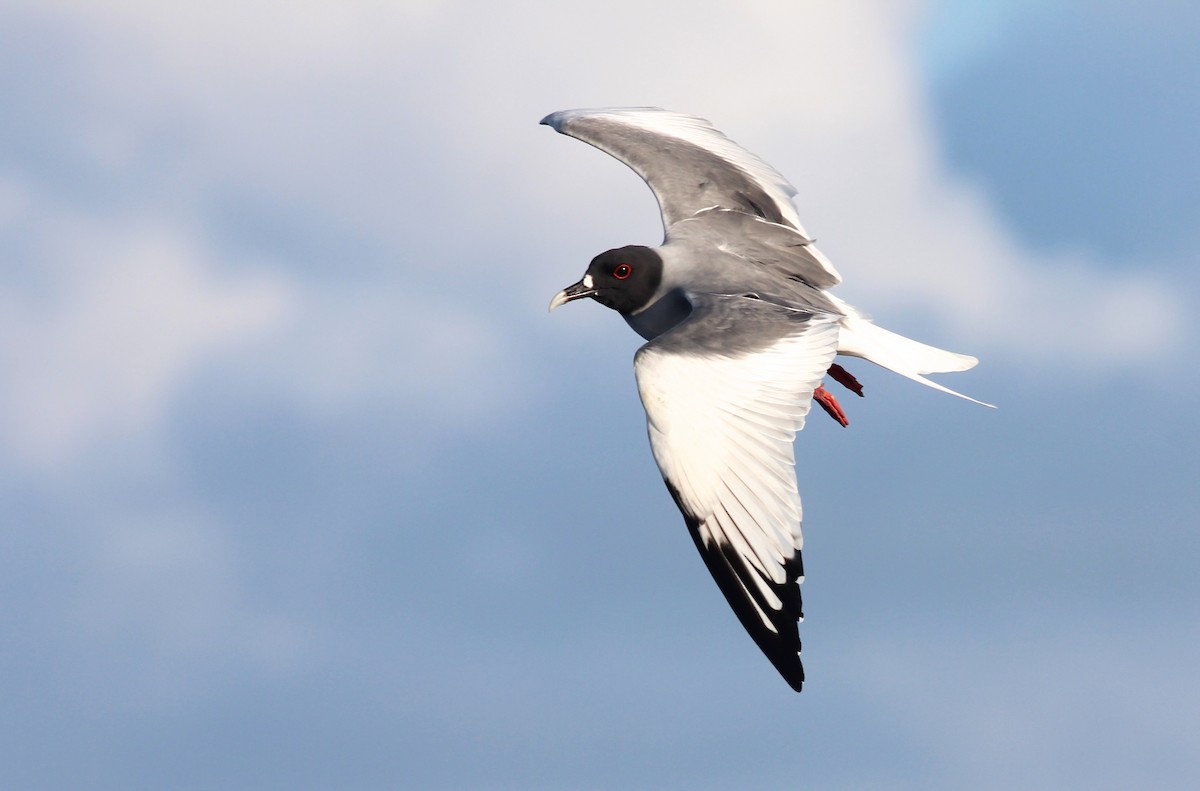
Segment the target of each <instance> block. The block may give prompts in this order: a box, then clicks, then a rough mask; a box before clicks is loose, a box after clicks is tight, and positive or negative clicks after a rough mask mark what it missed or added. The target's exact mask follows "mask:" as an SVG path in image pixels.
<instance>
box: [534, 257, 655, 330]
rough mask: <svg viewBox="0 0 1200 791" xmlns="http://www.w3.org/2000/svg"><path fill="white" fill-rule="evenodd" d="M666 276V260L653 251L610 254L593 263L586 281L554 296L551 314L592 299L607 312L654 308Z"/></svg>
mask: <svg viewBox="0 0 1200 791" xmlns="http://www.w3.org/2000/svg"><path fill="white" fill-rule="evenodd" d="M662 275H663V260H662V257H661V256H660V255H659V254H658V253H657V252H655V251H654V250H652V249H651V248H649V247H643V246H642V245H637V244H632V245H628V246H627V247H618V248H617V249H615V250H607V251H605V252H603V253H601V254H600V255H598V256H596V257H595V258H593V259H592V263H591V264H589V265H588V268H587V272H586V273H584V275H583V279H581V280H580V281H579V282H578V283H576V284H574V285H571V286H567V287H566V288H564V289H563V290H562V291H560V292H558V293H557V294H555V295H554V299H552V300H550V310H554V309H555V308H557V307H558V306H559V305H562V304H564V303H567V302H571V301H572V300H576V299H582V298H584V297H591V298H592V299H594V300H596V301H597V302H599V303H600V304H601V305H603V306H604V307H606V308H612V309H613V310H615V311H617V312H618V313H620V314H622V315H628V314H630V313H634V312H636V311H639V310H641V309H642V308H644V307H646V306H647V305H649V304H650V300H651V298H652V297H653V296H654V294H655V292H656V291H658V286H659V284H660V283H661V282H662Z"/></svg>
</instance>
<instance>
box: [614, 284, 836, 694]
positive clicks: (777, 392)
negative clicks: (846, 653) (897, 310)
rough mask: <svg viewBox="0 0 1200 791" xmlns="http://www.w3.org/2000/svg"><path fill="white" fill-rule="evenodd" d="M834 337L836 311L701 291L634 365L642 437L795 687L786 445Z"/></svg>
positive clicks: (709, 559)
mask: <svg viewBox="0 0 1200 791" xmlns="http://www.w3.org/2000/svg"><path fill="white" fill-rule="evenodd" d="M837 338H838V325H837V318H836V317H834V316H828V315H824V314H819V313H805V312H801V311H796V310H792V309H789V308H785V307H782V306H779V305H773V304H771V303H768V302H763V301H761V300H756V299H751V298H749V297H736V296H706V297H702V298H700V299H699V300H698V301H697V304H696V307H695V310H694V311H693V313H692V315H691V317H690V318H689V319H688V320H686V321H684V322H683V323H682V324H680V325H678V326H677V327H675V328H674V329H672V330H670V331H668V332H666V333H664V334H663V335H661V336H659V337H658V338H657V339H655V340H654V341H651V342H650V343H648V344H646V345H645V346H643V347H642V348H641V349H640V350H639V351H638V354H637V357H636V360H635V363H634V368H635V371H636V373H637V382H638V392H639V393H640V395H641V398H642V404H643V406H645V408H646V422H647V427H648V432H649V435H650V446H651V448H652V449H653V451H654V458H655V461H657V462H658V467H659V470H660V471H661V472H662V476H663V480H664V481H665V482H666V485H667V488H668V490H669V491H670V492H671V495H672V497H674V499H675V503H676V504H677V505H678V506H679V510H680V511H681V512H682V513H683V517H684V521H685V522H686V523H687V526H688V530H689V532H690V533H691V536H692V540H693V541H694V542H695V544H696V548H697V549H698V550H699V551H700V555H701V556H702V557H703V558H704V562H705V565H706V566H707V567H708V570H709V572H710V573H711V574H712V576H713V579H714V580H715V581H716V583H717V585H718V586H719V587H720V589H721V592H722V593H723V594H724V595H725V599H726V601H728V602H729V605H730V607H732V608H733V611H734V612H735V613H736V614H737V617H738V620H740V621H741V623H742V626H743V627H745V629H746V631H747V632H748V633H749V634H750V636H751V637H752V638H753V639H754V642H755V643H757V645H758V647H759V648H760V649H761V650H762V652H763V653H764V654H765V655H766V656H767V658H768V659H770V661H771V663H772V664H773V665H775V667H776V669H777V670H778V671H779V672H780V674H781V675H783V677H784V679H785V680H786V681H787V682H788V683H789V684H790V685H791V686H792V687H793V688H794V689H795V690H797V691H799V690H800V688H801V685H802V684H803V681H804V667H803V665H802V664H801V661H800V636H799V630H798V628H797V623H798V622H799V621H800V619H801V618H802V617H803V611H802V607H801V599H800V588H799V586H798V583H799V582H800V581H801V580H803V577H804V567H803V564H802V561H801V556H800V550H801V547H802V546H803V543H804V541H803V536H802V533H801V526H800V525H801V514H802V510H801V506H800V494H799V492H798V490H797V488H796V473H795V455H794V449H793V447H792V442H793V440H794V439H795V436H796V432H797V431H799V430H800V429H801V428H803V426H804V419H805V416H806V415H807V414H808V411H809V408H810V407H811V406H812V394H813V390H814V389H815V388H816V386H817V385H818V384H819V383H820V381H821V377H823V376H824V375H825V372H826V370H828V368H829V365H830V363H831V362H832V361H833V356H834V354H835V352H836V351H837Z"/></svg>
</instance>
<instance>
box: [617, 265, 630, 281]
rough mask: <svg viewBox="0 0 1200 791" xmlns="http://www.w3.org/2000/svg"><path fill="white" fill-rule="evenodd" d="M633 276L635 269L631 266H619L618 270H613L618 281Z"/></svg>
mask: <svg viewBox="0 0 1200 791" xmlns="http://www.w3.org/2000/svg"><path fill="white" fill-rule="evenodd" d="M632 274H633V267H631V266H630V265H629V264H617V268H616V269H614V270H613V277H615V278H616V279H617V280H625V279H626V278H628V277H629V276H630V275H632Z"/></svg>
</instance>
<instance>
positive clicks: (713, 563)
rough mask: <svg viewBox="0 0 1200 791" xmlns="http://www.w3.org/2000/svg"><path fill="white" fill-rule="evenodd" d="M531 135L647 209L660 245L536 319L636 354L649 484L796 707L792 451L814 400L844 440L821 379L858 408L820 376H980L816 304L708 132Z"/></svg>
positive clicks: (741, 160) (750, 173)
mask: <svg viewBox="0 0 1200 791" xmlns="http://www.w3.org/2000/svg"><path fill="white" fill-rule="evenodd" d="M542 123H543V124H546V125H548V126H550V127H552V128H553V129H555V130H556V131H558V132H561V133H562V134H564V135H570V136H571V137H575V138H578V139H580V140H582V141H584V142H585V143H589V144H591V145H593V146H595V147H596V148H599V149H600V150H601V151H605V152H607V153H608V154H611V155H612V156H614V157H616V158H617V159H619V160H620V161H622V162H624V163H625V164H626V165H628V166H629V167H630V168H632V169H633V170H634V171H635V172H636V173H637V174H638V175H639V176H641V177H642V178H643V179H644V180H645V181H646V183H647V184H648V185H649V186H650V189H651V190H652V191H653V192H654V196H655V198H657V199H658V205H659V209H660V210H661V212H662V221H663V226H664V229H665V239H664V241H663V244H662V245H661V246H658V247H645V246H642V245H629V246H626V247H619V248H616V249H614V250H608V251H606V252H603V253H601V254H600V255H598V256H596V257H595V258H594V259H592V262H591V264H590V265H589V266H588V268H587V272H586V273H585V274H584V276H583V278H582V279H581V280H580V281H579V282H578V283H575V284H574V285H571V286H568V287H567V288H565V289H563V290H562V291H560V292H559V293H558V294H556V295H555V296H554V299H552V300H551V302H550V309H551V310H553V309H554V308H556V307H558V306H559V305H562V304H564V303H566V302H570V301H572V300H576V299H581V298H583V297H591V298H592V299H594V300H596V301H597V302H599V303H600V304H602V305H604V306H606V307H609V308H612V309H613V310H615V311H617V312H618V313H620V314H621V316H622V317H623V318H624V319H625V321H627V322H628V323H629V325H630V326H631V327H633V329H634V330H636V331H637V333H638V334H639V335H641V336H642V337H643V338H645V339H646V340H647V341H648V343H646V344H645V345H643V346H642V347H641V348H640V349H639V350H638V352H637V355H636V356H635V358H634V373H635V374H636V377H637V386H638V392H639V394H640V395H641V398H642V405H643V406H644V407H645V409H646V422H647V426H648V431H649V435H650V447H651V449H652V450H653V452H654V459H655V461H657V462H658V467H659V469H660V470H661V471H662V476H663V480H664V481H665V482H666V485H667V489H668V491H670V493H671V496H672V497H673V498H674V499H675V504H676V505H678V506H679V510H680V511H682V512H683V518H684V521H685V522H686V523H687V526H688V530H689V532H690V533H691V536H692V540H693V541H694V542H695V544H696V548H697V549H698V550H700V555H701V556H702V557H703V558H704V562H705V564H706V565H707V566H708V570H709V571H710V572H711V573H712V576H713V579H715V580H716V582H717V585H718V586H720V588H721V592H722V593H723V594H724V595H725V598H726V600H727V601H728V602H729V605H730V606H731V607H732V608H733V611H734V612H735V613H736V614H737V617H738V619H739V620H740V621H741V623H742V626H744V627H745V628H746V631H747V632H749V633H750V636H751V637H753V638H754V642H755V643H757V644H758V647H759V648H760V649H762V652H763V653H764V654H766V656H767V658H768V659H770V660H771V662H772V664H774V665H775V668H776V669H777V670H778V671H779V672H780V673H781V674H782V675H783V677H784V679H785V680H786V681H787V682H788V684H790V685H791V686H792V688H793V689H795V690H796V691H799V690H800V688H801V686H802V684H803V682H804V667H803V665H802V664H801V662H800V636H799V631H798V628H797V624H798V622H799V621H800V620H801V619H802V618H803V613H802V612H801V604H800V588H799V585H798V583H799V582H801V581H803V579H804V568H803V564H802V563H801V559H800V550H801V547H802V546H803V543H804V541H803V538H802V535H801V531H800V522H801V508H800V495H799V493H798V491H797V489H796V474H795V456H794V449H793V440H794V439H795V436H796V432H798V431H799V430H800V429H801V428H803V426H804V419H805V417H806V416H807V415H808V411H809V408H810V407H811V405H812V402H813V400H814V399H815V400H817V402H818V403H820V404H821V405H822V406H823V407H824V408H825V409H826V411H828V412H829V413H830V415H832V416H833V417H835V418H836V419H837V420H838V421H839V422H840V423H842V424H843V425H845V424H846V419H845V414H844V413H843V412H842V410H841V407H840V406H839V405H838V404H837V401H836V399H834V398H833V396H832V395H831V394H830V393H829V392H828V391H826V390H825V389H824V388H823V387H822V386H821V381H822V378H823V377H824V376H825V374H826V373H827V372H828V373H829V374H830V375H831V376H832V378H834V379H835V380H836V381H838V382H840V383H841V384H843V385H845V386H847V387H849V388H851V389H852V390H854V391H855V392H857V393H858V394H859V395H862V390H861V388H860V387H859V385H858V383H857V381H855V379H854V377H853V376H851V375H850V374H849V373H847V372H846V371H845V370H844V369H843V368H841V367H840V366H838V365H836V364H835V363H834V356H835V355H838V354H841V355H847V356H850V357H861V358H863V359H865V360H870V361H871V362H873V363H877V364H878V365H881V366H883V367H884V368H887V369H890V370H892V371H895V372H896V373H898V374H901V375H902V376H907V377H908V378H910V379H914V380H916V381H918V382H921V383H923V384H926V385H929V386H930V387H935V388H937V389H939V390H943V391H945V392H948V393H952V394H954V395H959V396H961V394H960V393H955V392H954V391H952V390H949V389H947V388H945V387H943V386H942V385H940V384H937V383H935V382H932V381H930V380H928V379H926V378H925V376H924V374H928V373H934V372H946V371H963V370H966V369H968V368H970V367H972V366H973V365H975V363H976V362H977V361H976V359H975V358H974V357H969V356H967V355H963V354H954V353H953V352H948V351H944V350H942V349H936V348H934V347H932V346H926V345H925V344H923V343H918V342H916V341H913V340H910V339H909V338H905V337H903V336H900V335H897V334H895V333H892V332H888V331H887V330H885V329H882V328H880V327H878V326H876V325H875V324H873V323H871V321H870V320H868V319H867V318H866V316H865V315H864V314H863V313H861V312H860V311H858V310H857V309H856V308H854V307H851V306H850V305H848V304H846V303H845V302H843V301H842V300H841V299H839V298H838V297H836V296H834V295H833V294H830V293H829V291H828V289H829V288H831V287H833V286H835V285H837V284H838V283H840V282H841V276H840V275H839V274H838V272H837V270H836V269H834V267H833V264H831V263H830V262H829V259H827V258H826V257H825V256H824V255H822V254H821V252H820V251H819V250H817V248H816V247H815V246H813V242H812V239H811V238H810V237H809V235H808V233H807V232H806V231H805V230H804V227H803V226H802V225H801V224H800V218H799V217H798V216H797V215H796V209H795V207H794V206H793V205H792V201H791V198H792V196H793V195H795V194H796V190H795V188H794V187H792V185H791V184H789V183H788V182H787V180H786V179H784V178H783V176H781V175H780V174H779V173H778V172H777V171H776V170H775V169H774V168H772V167H771V166H770V165H768V164H767V163H766V162H763V161H762V160H761V159H759V158H758V157H756V156H754V155H753V154H751V153H750V152H748V151H746V150H745V149H743V148H741V147H740V146H738V145H737V144H736V143H734V142H733V141H732V140H730V139H729V138H727V137H725V135H723V134H722V133H720V132H719V131H717V130H716V129H714V128H713V126H712V125H711V124H709V123H708V122H707V121H705V120H703V119H700V118H695V117H692V116H688V115H681V114H679V113H672V112H667V111H665V110H661V109H658V108H642V107H638V108H613V109H599V110H565V111H562V112H557V113H552V114H550V115H548V116H546V117H545V118H544V119H542ZM962 397H963V398H967V396H962ZM969 400H972V401H973V400H974V399H969ZM977 403H982V402H977Z"/></svg>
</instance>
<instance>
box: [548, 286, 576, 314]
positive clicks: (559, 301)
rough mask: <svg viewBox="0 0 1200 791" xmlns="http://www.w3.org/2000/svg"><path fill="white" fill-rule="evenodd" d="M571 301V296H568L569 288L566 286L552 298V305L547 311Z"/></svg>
mask: <svg viewBox="0 0 1200 791" xmlns="http://www.w3.org/2000/svg"><path fill="white" fill-rule="evenodd" d="M570 301H571V298H570V297H568V296H567V290H566V289H565V288H564V289H563V290H562V291H560V292H558V293H557V294H555V295H554V299H552V300H550V307H549V309H548V310H547V312H549V311H551V310H554V309H555V308H557V307H558V306H560V305H565V304H567V303H568V302H570Z"/></svg>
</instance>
